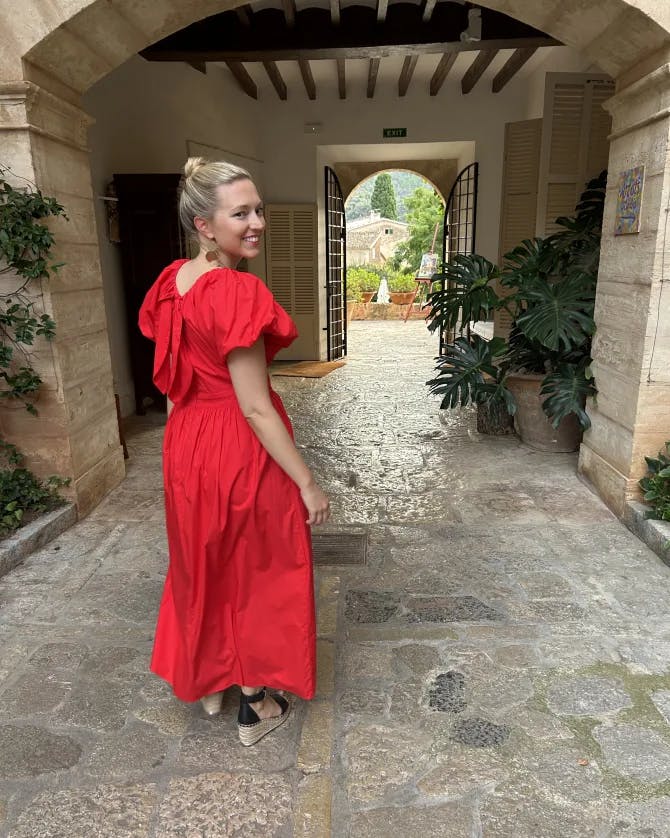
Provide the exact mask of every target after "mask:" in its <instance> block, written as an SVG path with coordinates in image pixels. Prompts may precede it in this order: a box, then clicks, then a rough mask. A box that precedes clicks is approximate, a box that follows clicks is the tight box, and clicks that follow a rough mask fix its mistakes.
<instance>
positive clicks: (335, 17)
mask: <svg viewBox="0 0 670 838" xmlns="http://www.w3.org/2000/svg"><path fill="white" fill-rule="evenodd" d="M330 22H331V23H332V24H333V26H339V25H340V0H330Z"/></svg>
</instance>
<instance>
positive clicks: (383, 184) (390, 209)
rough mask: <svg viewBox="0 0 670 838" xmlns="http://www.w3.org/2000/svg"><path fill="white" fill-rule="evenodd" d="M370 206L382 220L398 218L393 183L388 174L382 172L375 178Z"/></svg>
mask: <svg viewBox="0 0 670 838" xmlns="http://www.w3.org/2000/svg"><path fill="white" fill-rule="evenodd" d="M370 204H371V206H372V209H374V210H379V212H380V213H381V216H382V218H393V219H396V218H398V210H397V209H396V203H395V191H394V189H393V181H392V180H391V175H390V174H389V173H388V172H382V174H381V175H378V176H377V179H376V180H375V187H374V189H373V190H372V198H371V199H370Z"/></svg>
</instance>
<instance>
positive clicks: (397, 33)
mask: <svg viewBox="0 0 670 838" xmlns="http://www.w3.org/2000/svg"><path fill="white" fill-rule="evenodd" d="M271 2H272V0H271ZM274 2H275V3H278V4H280V7H268V6H267V0H266V2H263V0H261V2H258V3H251V4H249V5H244V6H240V7H239V8H237V9H233V10H231V11H228V12H222V13H221V14H218V15H213V16H212V17H209V18H206V19H204V20H201V21H198V22H197V23H194V24H192V25H191V26H188V27H186V28H185V29H182V30H180V31H179V32H176V33H175V34H174V35H170V36H169V37H168V38H165V39H163V40H162V41H159V42H158V43H156V44H154V45H153V46H150V47H148V48H147V49H145V50H143V51H142V52H141V55H142V56H143V57H144V58H146V59H147V60H149V61H185V62H187V63H188V64H190V65H191V66H193V67H195V68H196V69H198V70H200V71H201V72H203V73H204V72H206V70H207V63H208V62H217V63H223V64H225V65H226V66H227V67H228V69H229V70H230V72H231V73H232V74H233V76H234V78H235V80H236V81H237V84H238V85H239V87H240V88H241V89H242V90H243V91H244V92H245V93H246V94H247V95H248V96H250V97H251V98H253V99H257V98H258V87H257V85H256V83H255V81H254V80H253V78H252V76H251V75H250V74H249V72H248V70H247V69H246V66H245V65H248V64H258V65H262V66H263V68H264V70H265V72H266V73H267V76H268V78H269V80H270V82H271V83H272V86H273V87H274V89H275V91H276V93H277V96H278V97H279V98H280V99H281V100H286V99H287V98H288V89H287V85H286V82H285V81H284V79H283V78H282V75H281V72H280V69H279V67H278V66H277V62H278V61H292V62H296V63H297V65H298V68H299V70H300V75H301V77H302V82H303V84H304V86H305V91H306V93H307V96H308V97H309V98H310V99H316V98H317V95H318V91H317V86H316V84H315V81H314V77H313V74H312V67H311V63H312V62H314V61H324V60H330V61H331V62H332V60H333V59H334V60H335V73H336V79H334V80H336V82H337V87H338V92H339V97H340V99H346V97H347V78H346V65H345V59H350V60H351V59H355V60H357V61H362V62H366V68H367V89H366V93H367V97H368V98H369V99H372V98H373V97H374V95H375V87H376V82H377V74H378V72H379V66H380V62H381V61H383V59H384V58H389V57H397V56H403V57H404V61H403V64H402V70H401V71H400V74H399V77H398V86H397V92H398V96H405V95H406V93H407V91H408V90H409V87H410V84H411V82H412V77H413V75H414V70H415V68H416V65H417V61H418V59H419V57H420V56H422V55H429V54H432V55H434V54H441V58H440V60H439V63H438V64H437V67H436V68H435V70H434V72H433V74H432V76H431V78H430V81H429V91H430V95H431V96H437V94H438V93H439V91H440V89H441V87H442V85H443V84H444V82H445V80H446V78H447V76H448V74H449V72H450V70H451V69H452V67H453V65H454V62H455V61H456V58H457V57H458V56H459V55H460V54H461V53H463V52H467V53H469V54H470V53H471V54H472V61H471V63H470V64H469V66H468V67H467V69H466V70H465V71H464V72H463V75H462V77H461V79H460V85H461V91H462V93H463V94H464V95H467V94H468V93H470V92H471V91H472V90H473V88H474V87H475V85H476V84H477V82H478V81H479V80H480V79H481V78H482V75H483V74H484V72H485V70H486V68H487V67H488V66H489V65H490V64H491V62H492V61H493V60H494V58H495V57H496V55H497V54H498V52H499V51H500V50H513V52H512V53H511V55H510V56H509V58H508V59H507V61H506V62H505V64H504V65H503V66H502V67H501V68H500V70H499V71H498V72H497V73H496V75H495V76H494V78H493V80H492V83H491V90H492V92H493V93H498V92H500V91H501V90H502V89H503V88H504V87H505V85H506V84H507V83H508V82H509V81H510V80H511V79H512V78H513V77H514V75H515V74H516V73H517V72H518V71H519V70H520V69H521V67H523V65H524V64H525V63H526V62H527V61H528V59H529V58H530V57H531V56H532V55H533V54H534V52H535V51H536V50H537V49H538V48H539V47H547V46H557V45H560V41H556V40H555V39H554V38H550V37H549V36H548V35H545V34H544V33H543V32H540V31H538V30H537V29H533V28H532V27H530V26H527V25H526V24H524V23H520V22H519V21H517V20H515V19H514V18H511V17H508V16H507V15H503V14H501V13H500V12H495V11H492V10H491V9H481V8H479V7H478V6H476V5H474V4H471V3H465V2H458V0H420V2H395V3H389V0H367V4H366V5H364V3H366V0H357V5H344V4H341V3H340V0H320V5H318V6H317V5H315V3H317V2H319V0H300V3H299V4H298V5H296V0H274ZM324 3H327V4H328V7H327V8H326V7H324ZM370 3H373V5H370ZM303 4H304V5H303ZM262 6H263V7H262Z"/></svg>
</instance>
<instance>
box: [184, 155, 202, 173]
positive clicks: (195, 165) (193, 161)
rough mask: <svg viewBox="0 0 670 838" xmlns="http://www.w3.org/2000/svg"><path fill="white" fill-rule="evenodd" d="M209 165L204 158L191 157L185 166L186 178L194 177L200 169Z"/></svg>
mask: <svg viewBox="0 0 670 838" xmlns="http://www.w3.org/2000/svg"><path fill="white" fill-rule="evenodd" d="M206 165H207V160H205V158H204V157H189V158H188V160H187V161H186V165H185V166H184V177H192V176H193V175H194V174H195V173H196V172H197V171H198V169H201V168H202V167H203V166H206Z"/></svg>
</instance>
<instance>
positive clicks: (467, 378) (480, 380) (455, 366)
mask: <svg viewBox="0 0 670 838" xmlns="http://www.w3.org/2000/svg"><path fill="white" fill-rule="evenodd" d="M506 350H507V344H506V343H505V341H504V340H503V339H502V338H492V339H491V340H488V341H487V340H485V339H484V338H483V337H481V336H480V335H477V334H473V335H471V337H470V340H469V341H468V340H466V338H463V337H460V338H456V340H455V341H454V343H452V344H449V346H448V347H447V354H446V355H445V356H444V357H442V358H440V360H439V363H438V364H437V366H436V367H435V369H436V370H438V375H437V377H436V378H433V379H431V380H430V381H428V382H427V384H428V386H429V387H430V392H431V393H433V394H435V395H439V396H442V402H441V404H440V407H441V408H447V407H452V408H453V407H456V406H458V405H461V406H464V405H467V404H471V403H474V404H481V403H486V404H490V403H492V402H498V403H500V402H504V403H505V406H506V408H507V410H508V412H509V413H510V414H513V413H514V411H515V410H516V404H515V402H514V397H513V396H512V394H511V393H510V392H509V390H508V389H507V388H506V387H505V385H504V376H503V371H502V369H501V367H500V366H498V365H497V364H496V361H499V360H500V359H501V358H502V356H503V355H504V354H505V352H506Z"/></svg>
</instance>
